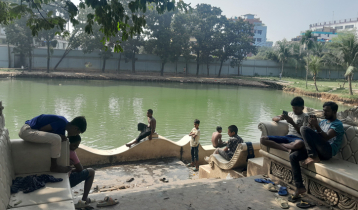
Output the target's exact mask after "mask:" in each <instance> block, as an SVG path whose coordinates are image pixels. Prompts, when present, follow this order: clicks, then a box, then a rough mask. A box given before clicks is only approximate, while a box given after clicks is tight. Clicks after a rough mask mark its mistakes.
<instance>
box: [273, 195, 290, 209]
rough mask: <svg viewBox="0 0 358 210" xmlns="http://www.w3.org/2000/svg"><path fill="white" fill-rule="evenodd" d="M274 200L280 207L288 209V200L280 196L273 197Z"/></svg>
mask: <svg viewBox="0 0 358 210" xmlns="http://www.w3.org/2000/svg"><path fill="white" fill-rule="evenodd" d="M275 200H276V202H277V203H278V205H280V207H281V208H283V209H288V208H290V206H289V205H288V202H287V201H286V200H284V199H282V198H278V197H276V198H275Z"/></svg>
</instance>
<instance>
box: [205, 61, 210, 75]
mask: <svg viewBox="0 0 358 210" xmlns="http://www.w3.org/2000/svg"><path fill="white" fill-rule="evenodd" d="M206 71H207V76H209V75H210V72H209V62H207V63H206Z"/></svg>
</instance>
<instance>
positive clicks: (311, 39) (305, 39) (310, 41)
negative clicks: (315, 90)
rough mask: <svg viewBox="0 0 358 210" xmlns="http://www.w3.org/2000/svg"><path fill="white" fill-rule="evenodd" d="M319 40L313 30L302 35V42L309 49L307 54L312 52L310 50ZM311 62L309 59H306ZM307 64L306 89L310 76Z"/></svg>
mask: <svg viewBox="0 0 358 210" xmlns="http://www.w3.org/2000/svg"><path fill="white" fill-rule="evenodd" d="M316 41H317V38H316V37H315V36H313V33H312V31H310V30H307V31H306V32H305V34H304V35H303V36H302V39H301V44H302V45H303V46H304V49H305V50H307V56H309V54H310V50H311V49H312V47H313V45H314V43H315V42H316ZM306 60H307V61H308V62H309V59H306ZM308 66H309V65H308V64H307V65H306V89H307V78H308V68H309V67H308Z"/></svg>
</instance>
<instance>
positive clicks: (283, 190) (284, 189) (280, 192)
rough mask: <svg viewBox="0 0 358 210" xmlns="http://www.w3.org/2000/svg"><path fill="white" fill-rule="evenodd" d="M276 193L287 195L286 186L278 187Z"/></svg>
mask: <svg viewBox="0 0 358 210" xmlns="http://www.w3.org/2000/svg"><path fill="white" fill-rule="evenodd" d="M278 194H279V195H281V196H286V195H288V192H287V188H286V187H280V189H279V190H278Z"/></svg>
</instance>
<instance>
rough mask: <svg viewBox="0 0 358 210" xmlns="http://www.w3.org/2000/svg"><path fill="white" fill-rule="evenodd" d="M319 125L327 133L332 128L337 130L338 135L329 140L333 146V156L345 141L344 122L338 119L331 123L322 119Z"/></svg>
mask: <svg viewBox="0 0 358 210" xmlns="http://www.w3.org/2000/svg"><path fill="white" fill-rule="evenodd" d="M319 127H321V129H322V131H323V132H325V133H327V132H328V130H330V129H333V130H334V131H335V132H336V136H335V137H333V138H331V139H330V140H328V142H329V143H330V144H331V147H332V156H335V155H336V154H337V152H338V150H339V149H340V148H341V146H342V142H343V135H344V129H343V123H342V122H341V121H340V120H337V119H336V120H335V121H333V122H330V123H329V122H328V120H322V121H321V122H320V123H319Z"/></svg>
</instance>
